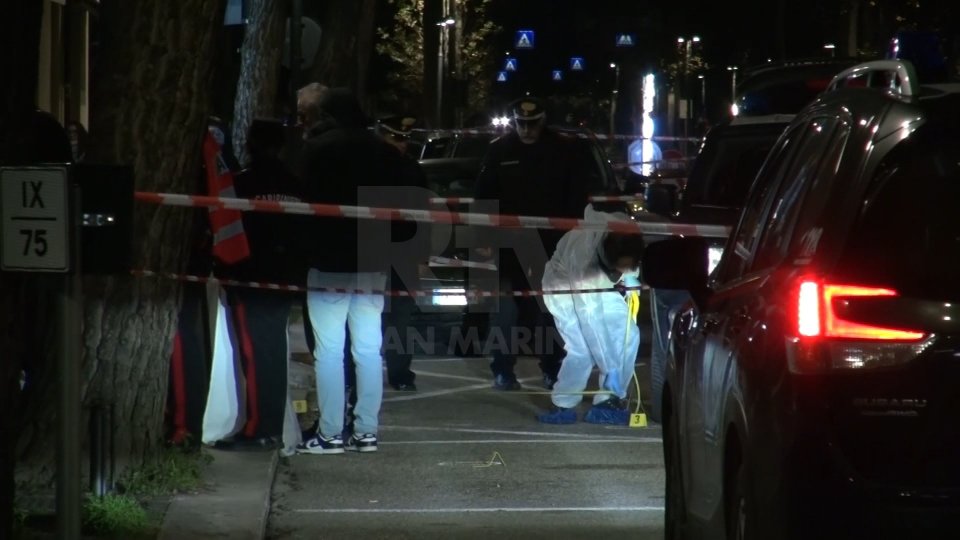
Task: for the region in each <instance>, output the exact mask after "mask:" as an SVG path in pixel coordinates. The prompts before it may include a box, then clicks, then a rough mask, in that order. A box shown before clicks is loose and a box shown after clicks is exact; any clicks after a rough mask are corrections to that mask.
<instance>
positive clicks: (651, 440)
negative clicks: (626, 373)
mask: <svg viewBox="0 0 960 540" xmlns="http://www.w3.org/2000/svg"><path fill="white" fill-rule="evenodd" d="M624 443H629V444H663V439H658V438H656V437H637V438H636V439H598V438H594V439H470V440H463V439H461V440H436V441H386V442H385V441H380V446H394V445H400V444H404V445H419V444H434V445H440V444H624Z"/></svg>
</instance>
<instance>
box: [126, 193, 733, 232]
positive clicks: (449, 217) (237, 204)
mask: <svg viewBox="0 0 960 540" xmlns="http://www.w3.org/2000/svg"><path fill="white" fill-rule="evenodd" d="M134 198H135V199H136V200H138V201H140V202H144V203H150V204H159V205H163V206H184V207H193V208H224V209H228V210H240V211H242V212H251V211H252V212H272V213H279V214H300V215H311V216H320V217H338V218H351V219H377V220H388V221H415V222H422V223H445V224H449V225H473V226H480V227H500V228H508V229H518V228H519V229H547V230H558V231H570V230H574V229H584V230H607V231H611V232H616V233H623V234H648V235H657V236H702V237H705V238H726V237H727V236H728V235H729V233H730V230H729V227H724V226H719V225H695V224H689V223H659V222H643V221H627V220H616V221H607V222H594V221H586V220H583V219H575V218H555V217H539V216H514V215H498V214H474V213H466V212H446V211H436V210H410V209H397V208H375V207H369V206H345V205H338V204H316V203H315V204H310V203H302V202H289V201H265V200H255V199H235V198H228V197H210V196H205V195H182V194H178V193H145V192H142V191H138V192H137V193H136V194H135V195H134Z"/></svg>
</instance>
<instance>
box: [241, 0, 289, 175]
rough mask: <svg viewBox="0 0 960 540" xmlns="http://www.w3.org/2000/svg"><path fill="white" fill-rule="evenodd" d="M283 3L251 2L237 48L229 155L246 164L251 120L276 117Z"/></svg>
mask: <svg viewBox="0 0 960 540" xmlns="http://www.w3.org/2000/svg"><path fill="white" fill-rule="evenodd" d="M284 4H286V2H280V1H278V0H251V2H250V4H249V8H248V9H249V11H248V16H247V22H246V25H245V26H244V35H243V46H242V47H241V48H240V78H239V80H238V81H237V95H236V99H235V100H234V106H233V152H234V154H235V155H236V156H237V160H238V161H239V162H240V163H245V162H246V155H247V150H246V148H245V143H246V140H247V129H248V128H249V127H250V123H251V121H253V119H254V118H259V117H264V118H272V117H274V116H276V105H277V89H278V88H279V75H280V53H281V47H280V46H281V45H282V43H283V32H284V19H285V17H284V15H285V14H286V10H285V9H283V7H284Z"/></svg>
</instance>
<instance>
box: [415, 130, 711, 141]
mask: <svg viewBox="0 0 960 540" xmlns="http://www.w3.org/2000/svg"><path fill="white" fill-rule="evenodd" d="M411 131H413V132H414V133H426V134H427V135H430V136H433V137H440V136H443V135H503V134H506V133H509V132H510V131H511V130H510V129H505V128H499V129H498V128H481V129H476V128H471V129H414V130H411ZM560 135H576V136H577V137H580V138H582V139H590V138H596V139H600V140H607V139H613V140H617V141H621V140H623V141H634V140H639V139H642V138H643V137H641V136H640V135H627V134H614V135H609V134H603V133H583V132H577V133H576V134H572V133H570V132H569V131H560ZM651 140H653V141H654V142H699V141H700V138H699V137H670V136H662V135H656V136H654V137H652V138H651Z"/></svg>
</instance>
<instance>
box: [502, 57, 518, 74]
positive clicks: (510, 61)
mask: <svg viewBox="0 0 960 540" xmlns="http://www.w3.org/2000/svg"><path fill="white" fill-rule="evenodd" d="M503 69H504V71H516V70H517V59H516V58H507V64H506V65H505V66H504V67H503Z"/></svg>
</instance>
